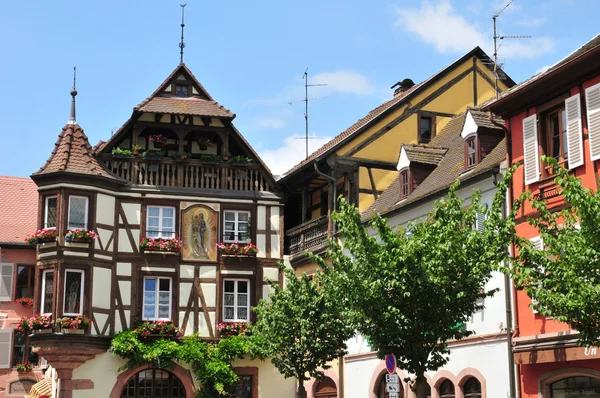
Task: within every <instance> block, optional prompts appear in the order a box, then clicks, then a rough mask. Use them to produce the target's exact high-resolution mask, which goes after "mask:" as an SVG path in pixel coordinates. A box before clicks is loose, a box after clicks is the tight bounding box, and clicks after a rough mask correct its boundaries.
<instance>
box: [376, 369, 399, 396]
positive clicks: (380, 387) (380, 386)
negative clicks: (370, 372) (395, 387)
mask: <svg viewBox="0 0 600 398" xmlns="http://www.w3.org/2000/svg"><path fill="white" fill-rule="evenodd" d="M375 394H376V396H377V398H389V396H390V394H389V393H388V392H387V389H386V386H385V374H383V375H381V378H380V379H379V383H377V389H376V390H375ZM398 396H399V397H403V396H404V388H403V387H402V384H400V390H399V391H398Z"/></svg>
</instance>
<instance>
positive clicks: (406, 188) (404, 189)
mask: <svg viewBox="0 0 600 398" xmlns="http://www.w3.org/2000/svg"><path fill="white" fill-rule="evenodd" d="M409 194H410V175H409V173H408V170H404V171H402V172H400V199H403V198H406V197H407V196H408V195H409Z"/></svg>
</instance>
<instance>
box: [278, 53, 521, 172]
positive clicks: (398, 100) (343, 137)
mask: <svg viewBox="0 0 600 398" xmlns="http://www.w3.org/2000/svg"><path fill="white" fill-rule="evenodd" d="M473 56H476V57H478V58H479V59H481V60H482V61H483V63H484V65H485V66H486V67H487V68H488V69H490V70H493V61H492V60H491V58H490V57H489V56H488V55H487V54H486V53H485V52H484V51H483V50H482V49H481V48H480V47H475V48H474V49H472V50H471V51H469V52H468V53H466V54H465V55H463V56H462V57H460V58H459V59H458V60H456V61H454V62H453V63H452V64H450V65H448V66H447V67H445V68H444V69H442V70H441V71H439V72H438V73H436V74H435V75H433V76H431V77H430V78H428V79H426V80H425V81H423V82H421V83H419V84H416V85H415V86H413V87H411V88H410V89H408V90H407V91H405V92H403V93H401V94H399V95H397V96H396V97H394V98H392V99H391V100H389V101H387V102H385V103H383V104H381V105H380V106H378V107H377V108H375V109H373V110H372V111H371V112H369V113H368V114H367V115H366V116H365V117H363V118H361V119H360V120H358V121H357V122H356V123H354V124H353V125H352V126H350V127H349V128H347V129H346V130H344V131H343V132H341V133H340V134H338V135H337V136H336V137H334V138H333V139H332V140H331V141H329V142H327V143H326V144H325V145H323V146H322V147H321V148H319V149H317V150H316V151H315V152H313V153H312V154H311V155H309V156H308V158H306V159H305V160H303V161H302V162H300V163H299V164H297V165H296V166H294V167H292V168H291V169H290V170H288V171H287V172H286V173H285V174H284V176H283V178H282V179H281V180H280V181H283V180H286V179H287V178H289V176H290V175H292V174H294V173H295V172H296V171H298V170H299V169H301V168H303V167H304V166H306V165H307V164H309V163H311V162H312V161H314V160H315V159H317V158H319V157H321V156H323V155H326V154H328V153H330V152H331V151H333V150H334V149H335V148H339V147H340V146H341V145H343V144H345V143H347V142H348V141H349V140H351V139H352V138H353V137H355V136H357V135H358V134H360V133H362V132H363V131H364V130H365V129H366V128H368V127H369V126H370V125H371V124H372V123H374V122H376V121H378V120H380V119H381V118H382V117H384V116H386V115H387V114H388V113H389V112H392V111H394V110H395V109H397V108H398V107H400V106H402V105H403V104H406V103H408V102H409V101H410V99H411V98H413V97H414V96H415V95H417V94H418V93H420V92H421V91H422V90H424V89H426V88H427V87H429V86H430V85H431V84H433V83H435V82H436V81H438V80H439V79H441V78H443V77H444V76H445V75H447V74H448V73H449V72H450V71H452V70H453V69H454V68H456V67H457V66H458V65H460V64H462V63H464V62H465V61H466V60H467V59H469V58H471V57H473ZM500 72H501V74H502V75H505V76H506V78H505V82H506V84H507V86H509V87H511V86H514V85H515V82H514V81H513V80H512V79H511V78H510V77H509V76H508V75H506V73H504V72H503V71H502V70H500Z"/></svg>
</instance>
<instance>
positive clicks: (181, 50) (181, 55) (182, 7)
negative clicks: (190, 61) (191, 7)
mask: <svg viewBox="0 0 600 398" xmlns="http://www.w3.org/2000/svg"><path fill="white" fill-rule="evenodd" d="M180 6H181V43H179V49H180V50H179V56H180V58H179V62H181V63H183V49H184V48H185V43H184V42H183V28H184V27H185V22H184V16H185V6H187V3H185V4H180Z"/></svg>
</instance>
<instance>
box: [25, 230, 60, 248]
mask: <svg viewBox="0 0 600 398" xmlns="http://www.w3.org/2000/svg"><path fill="white" fill-rule="evenodd" d="M25 242H27V243H28V244H30V245H37V244H40V243H47V242H56V229H40V230H37V231H35V232H32V233H30V234H29V235H27V236H26V237H25Z"/></svg>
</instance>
